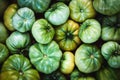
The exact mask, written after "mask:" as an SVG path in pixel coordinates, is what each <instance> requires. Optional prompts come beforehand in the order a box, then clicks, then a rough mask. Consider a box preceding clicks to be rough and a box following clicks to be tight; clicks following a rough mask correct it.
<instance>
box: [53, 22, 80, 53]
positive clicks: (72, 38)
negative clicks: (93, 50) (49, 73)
mask: <svg viewBox="0 0 120 80" xmlns="http://www.w3.org/2000/svg"><path fill="white" fill-rule="evenodd" d="M55 31H56V34H55V40H56V41H57V42H58V44H59V46H60V48H61V49H62V50H67V51H73V50H75V49H76V48H77V46H78V45H79V44H80V43H81V41H80V39H79V37H78V31H79V24H78V23H76V22H74V21H73V20H68V21H67V22H66V23H64V24H63V25H60V26H58V27H57V28H56V30H55Z"/></svg>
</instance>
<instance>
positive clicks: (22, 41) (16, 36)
mask: <svg viewBox="0 0 120 80" xmlns="http://www.w3.org/2000/svg"><path fill="white" fill-rule="evenodd" d="M29 44H30V35H29V33H20V32H18V31H15V32H13V33H11V34H10V36H9V37H8V38H7V40H6V45H7V47H8V49H9V50H10V52H11V53H13V54H14V53H21V52H22V51H23V50H24V48H26V47H27V46H28V45H29Z"/></svg>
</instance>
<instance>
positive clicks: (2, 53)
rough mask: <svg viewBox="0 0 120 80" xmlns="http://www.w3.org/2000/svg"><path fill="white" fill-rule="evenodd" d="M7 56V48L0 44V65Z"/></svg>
mask: <svg viewBox="0 0 120 80" xmlns="http://www.w3.org/2000/svg"><path fill="white" fill-rule="evenodd" d="M8 56H9V51H8V48H7V47H6V45H5V44H2V43H0V63H3V62H4V61H5V60H6V59H7V57H8Z"/></svg>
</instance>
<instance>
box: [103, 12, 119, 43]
mask: <svg viewBox="0 0 120 80" xmlns="http://www.w3.org/2000/svg"><path fill="white" fill-rule="evenodd" d="M101 38H102V40H104V41H111V40H112V41H117V42H119V41H120V14H118V15H114V16H105V17H103V18H102V34H101Z"/></svg>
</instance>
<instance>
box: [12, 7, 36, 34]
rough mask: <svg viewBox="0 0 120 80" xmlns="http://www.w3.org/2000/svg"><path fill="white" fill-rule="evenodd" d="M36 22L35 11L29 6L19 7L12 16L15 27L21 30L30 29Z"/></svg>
mask: <svg viewBox="0 0 120 80" xmlns="http://www.w3.org/2000/svg"><path fill="white" fill-rule="evenodd" d="M34 22H35V15H34V12H33V11H32V10H31V9H29V8H27V7H23V8H20V9H18V10H17V12H16V13H15V14H14V16H13V18H12V24H13V27H14V28H15V29H16V30H17V31H19V32H27V31H30V30H31V28H32V25H33V23H34Z"/></svg>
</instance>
